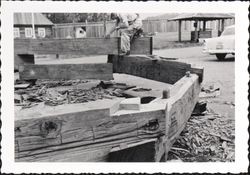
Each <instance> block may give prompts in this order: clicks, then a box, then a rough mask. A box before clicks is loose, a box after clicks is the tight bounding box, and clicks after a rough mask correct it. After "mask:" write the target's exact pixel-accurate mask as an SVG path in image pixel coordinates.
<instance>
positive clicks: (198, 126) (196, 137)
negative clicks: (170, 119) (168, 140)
mask: <svg viewBox="0 0 250 175" xmlns="http://www.w3.org/2000/svg"><path fill="white" fill-rule="evenodd" d="M234 139H235V136H234V120H233V119H229V118H225V117H224V116H221V115H218V114H208V115H204V116H194V115H193V116H191V118H190V120H189V121H188V123H187V126H186V128H185V129H184V130H183V132H182V133H181V135H180V138H179V139H177V141H176V142H175V143H174V147H175V148H177V149H175V150H174V151H175V152H177V153H178V154H179V155H178V157H179V158H180V159H182V160H183V161H184V162H193V161H204V158H206V161H222V162H224V161H229V162H232V161H234V160H235V156H234V154H235V148H234ZM178 148H180V150H178ZM182 149H184V150H188V151H189V153H188V152H185V151H183V150H182ZM171 154H173V153H172V152H170V156H169V157H170V159H174V157H175V156H173V155H171Z"/></svg>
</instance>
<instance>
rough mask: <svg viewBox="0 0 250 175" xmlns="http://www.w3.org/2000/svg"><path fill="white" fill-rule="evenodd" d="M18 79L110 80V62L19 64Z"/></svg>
mask: <svg viewBox="0 0 250 175" xmlns="http://www.w3.org/2000/svg"><path fill="white" fill-rule="evenodd" d="M19 76H20V79H23V80H29V79H66V80H73V79H99V80H112V79H113V70H112V64H110V63H104V64H51V65H22V66H19Z"/></svg>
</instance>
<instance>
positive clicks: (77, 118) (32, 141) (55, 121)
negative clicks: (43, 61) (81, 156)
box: [15, 103, 164, 159]
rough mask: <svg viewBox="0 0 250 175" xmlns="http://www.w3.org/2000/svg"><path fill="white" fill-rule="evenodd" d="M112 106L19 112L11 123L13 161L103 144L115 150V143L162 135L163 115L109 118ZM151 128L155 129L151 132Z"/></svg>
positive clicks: (149, 113)
mask: <svg viewBox="0 0 250 175" xmlns="http://www.w3.org/2000/svg"><path fill="white" fill-rule="evenodd" d="M114 105H116V103H115V104H113V105H111V106H110V108H102V107H101V106H100V104H99V105H98V106H99V108H100V109H95V110H87V111H86V107H85V108H84V105H83V104H81V105H80V104H77V106H78V110H74V109H71V110H69V108H70V107H71V108H72V106H73V105H64V106H63V107H53V108H55V109H53V110H52V108H51V109H50V110H45V108H44V107H43V108H41V109H40V110H42V111H40V112H38V110H36V109H33V112H31V111H32V110H31V109H29V111H30V112H29V113H27V112H24V111H19V113H16V115H17V116H15V117H16V118H17V119H18V120H16V121H15V140H16V142H17V145H18V147H17V148H16V149H18V154H17V158H18V159H21V158H24V157H29V156H36V155H38V154H45V153H48V152H51V151H57V150H64V149H66V150H68V149H72V148H74V147H80V146H86V145H92V147H93V146H94V145H96V147H100V148H101V147H102V146H103V144H104V143H107V142H109V145H110V146H116V142H117V141H119V143H121V142H124V139H125V140H126V139H133V140H137V141H138V140H140V139H145V138H155V137H158V136H159V135H161V134H162V133H164V112H163V111H161V110H159V111H149V112H141V113H134V114H124V115H112V116H110V115H111V112H113V111H112V110H113V109H112V110H111V108H112V106H114ZM80 106H82V107H83V108H82V110H81V108H79V107H80ZM62 109H64V110H62ZM87 109H89V108H87ZM53 111H54V112H53ZM74 111H75V112H74ZM114 114H115V113H114ZM18 115H19V116H18ZM20 115H21V116H20ZM154 126H157V127H155V129H153V130H152V127H154ZM150 128H151V129H150ZM48 159H49V157H48Z"/></svg>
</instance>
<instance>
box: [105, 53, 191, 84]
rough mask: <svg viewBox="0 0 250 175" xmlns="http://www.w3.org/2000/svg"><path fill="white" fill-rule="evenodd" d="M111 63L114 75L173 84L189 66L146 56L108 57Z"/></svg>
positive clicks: (183, 74)
mask: <svg viewBox="0 0 250 175" xmlns="http://www.w3.org/2000/svg"><path fill="white" fill-rule="evenodd" d="M108 61H109V62H112V63H113V72H114V73H126V74H130V75H135V76H139V77H143V78H148V79H151V80H156V81H160V82H164V83H169V84H174V83H175V82H177V81H178V80H179V79H181V78H182V77H183V76H185V74H186V72H187V71H190V69H191V65H190V64H186V63H182V62H178V61H169V60H163V59H160V60H151V59H150V58H148V57H147V56H116V55H113V56H109V60H108Z"/></svg>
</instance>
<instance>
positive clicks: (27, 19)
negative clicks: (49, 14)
mask: <svg viewBox="0 0 250 175" xmlns="http://www.w3.org/2000/svg"><path fill="white" fill-rule="evenodd" d="M34 23H35V25H53V23H52V22H51V21H50V20H49V19H48V18H46V17H45V16H44V15H43V14H41V13H34ZM14 25H32V16H31V13H14Z"/></svg>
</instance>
